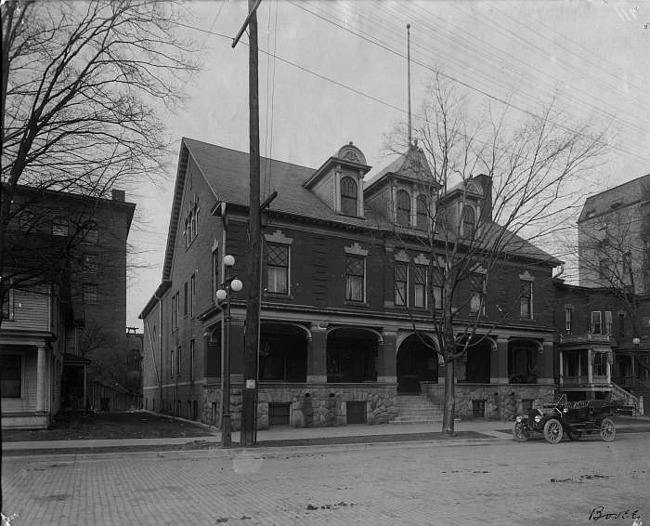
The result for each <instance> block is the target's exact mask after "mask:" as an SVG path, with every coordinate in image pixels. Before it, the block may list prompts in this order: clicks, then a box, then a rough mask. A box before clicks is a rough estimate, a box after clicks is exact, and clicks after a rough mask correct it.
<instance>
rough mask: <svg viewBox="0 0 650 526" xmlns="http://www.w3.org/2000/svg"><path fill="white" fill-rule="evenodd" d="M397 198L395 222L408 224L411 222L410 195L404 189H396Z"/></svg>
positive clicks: (403, 224)
mask: <svg viewBox="0 0 650 526" xmlns="http://www.w3.org/2000/svg"><path fill="white" fill-rule="evenodd" d="M396 200H397V218H396V220H397V224H398V225H402V226H410V224H411V196H410V195H409V194H408V192H407V191H406V190H398V191H397V195H396Z"/></svg>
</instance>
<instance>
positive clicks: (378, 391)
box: [201, 383, 397, 431]
mask: <svg viewBox="0 0 650 526" xmlns="http://www.w3.org/2000/svg"><path fill="white" fill-rule="evenodd" d="M396 397H397V386H396V384H375V383H372V384H365V383H364V384H281V385H272V384H261V385H260V388H259V390H258V401H257V429H268V428H269V405H270V404H288V405H289V422H288V424H289V425H291V426H293V427H334V426H342V425H347V424H348V423H349V422H348V414H347V402H361V403H365V421H366V423H367V424H370V425H372V424H387V423H388V422H389V421H390V420H392V419H393V418H395V417H396V416H397V405H396ZM241 403H242V390H241V386H237V387H233V389H232V391H231V394H230V414H231V425H232V429H233V431H238V430H239V429H240V425H241V410H242V407H241ZM201 420H202V422H204V423H206V424H210V425H214V426H219V425H220V424H221V387H220V386H219V385H209V386H206V387H205V388H204V397H203V408H202V412H201Z"/></svg>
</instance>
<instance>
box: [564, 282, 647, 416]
mask: <svg viewBox="0 0 650 526" xmlns="http://www.w3.org/2000/svg"><path fill="white" fill-rule="evenodd" d="M554 286H555V290H556V298H557V308H556V325H557V327H558V340H559V342H558V362H557V364H558V370H557V373H558V387H559V390H560V391H561V392H562V393H566V394H567V398H568V399H569V400H605V399H608V400H609V399H616V400H621V401H622V402H625V403H627V404H633V405H635V406H636V407H637V409H641V408H642V407H643V405H644V404H643V400H642V399H643V398H644V395H646V393H645V390H644V385H645V383H646V382H647V380H648V370H649V369H648V365H647V354H646V353H644V352H641V351H640V349H639V347H640V346H645V345H647V341H648V336H649V335H650V327H648V328H644V327H643V323H639V322H638V321H639V320H643V319H644V318H647V316H645V317H644V316H643V313H644V312H645V311H644V309H643V308H641V309H639V308H638V305H645V302H644V301H642V298H633V299H634V301H633V302H632V301H630V298H632V295H633V293H632V292H623V291H617V290H614V289H611V288H602V287H599V288H595V287H583V286H577V285H570V284H567V283H565V282H564V281H563V280H562V279H560V278H559V277H558V278H557V279H555V280H554ZM633 304H634V306H635V309H634V311H633V312H630V307H631V306H632V305H633Z"/></svg>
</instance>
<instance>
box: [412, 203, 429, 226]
mask: <svg viewBox="0 0 650 526" xmlns="http://www.w3.org/2000/svg"><path fill="white" fill-rule="evenodd" d="M416 206H417V210H416V211H415V214H416V216H415V226H416V227H417V228H419V229H420V230H427V227H428V225H429V211H428V210H427V208H428V207H427V196H426V195H419V196H418V198H417V200H416Z"/></svg>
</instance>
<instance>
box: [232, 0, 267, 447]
mask: <svg viewBox="0 0 650 526" xmlns="http://www.w3.org/2000/svg"><path fill="white" fill-rule="evenodd" d="M260 2H261V0H248V17H247V18H246V20H245V21H244V24H243V26H242V28H241V29H240V31H239V33H238V35H237V37H235V39H234V40H233V44H232V47H235V46H236V45H237V42H238V41H239V38H240V37H241V35H242V34H243V33H244V31H245V30H246V27H247V26H248V33H249V37H248V60H249V68H248V85H249V88H248V89H249V93H248V103H249V111H250V114H249V127H250V128H249V137H250V192H249V194H250V195H249V198H250V199H249V207H248V235H249V240H248V254H247V258H246V271H247V272H246V276H247V279H246V281H247V286H248V293H247V301H246V329H245V334H244V390H243V395H242V420H241V433H240V437H241V438H240V443H241V446H242V447H247V446H254V445H255V443H256V441H257V432H256V431H257V425H256V424H257V380H258V371H257V361H258V356H257V355H258V348H259V325H260V283H261V280H260V262H261V247H262V241H261V240H262V235H261V230H262V223H261V211H260V132H259V127H260V118H259V94H258V77H257V54H258V52H257V14H256V10H257V7H258V6H259V5H260Z"/></svg>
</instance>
